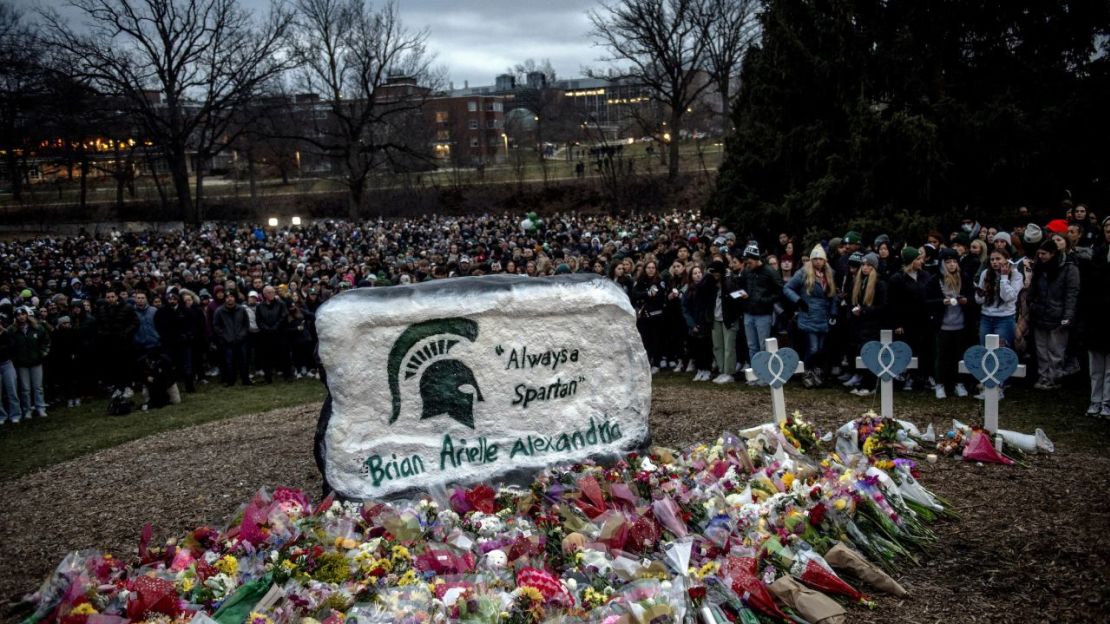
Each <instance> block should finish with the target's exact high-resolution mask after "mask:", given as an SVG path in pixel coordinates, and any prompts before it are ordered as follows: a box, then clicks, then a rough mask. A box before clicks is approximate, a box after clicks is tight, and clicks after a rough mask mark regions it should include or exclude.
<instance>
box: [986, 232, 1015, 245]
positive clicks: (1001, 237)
mask: <svg viewBox="0 0 1110 624" xmlns="http://www.w3.org/2000/svg"><path fill="white" fill-rule="evenodd" d="M1012 244H1013V239H1012V238H1011V237H1010V233H1009V232H999V233H998V234H995V235H994V238H992V239H991V245H992V246H993V247H994V248H995V249H998V248H999V247H1005V248H1006V249H1009V248H1010V245H1012Z"/></svg>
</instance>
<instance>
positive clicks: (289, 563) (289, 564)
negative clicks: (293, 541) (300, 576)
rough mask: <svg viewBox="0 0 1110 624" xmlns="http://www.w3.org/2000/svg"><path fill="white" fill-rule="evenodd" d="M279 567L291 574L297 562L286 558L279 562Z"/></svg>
mask: <svg viewBox="0 0 1110 624" xmlns="http://www.w3.org/2000/svg"><path fill="white" fill-rule="evenodd" d="M281 569H282V570H285V571H286V572H288V573H290V574H292V573H293V570H296V569H297V564H295V563H293V562H292V561H290V560H288V559H286V560H285V561H282V562H281Z"/></svg>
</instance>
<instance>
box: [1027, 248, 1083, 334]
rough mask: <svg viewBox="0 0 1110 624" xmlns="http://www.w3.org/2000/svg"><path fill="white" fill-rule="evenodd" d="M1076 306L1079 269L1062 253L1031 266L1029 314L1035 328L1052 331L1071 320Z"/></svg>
mask: <svg viewBox="0 0 1110 624" xmlns="http://www.w3.org/2000/svg"><path fill="white" fill-rule="evenodd" d="M1078 303H1079V267H1077V266H1076V265H1075V264H1074V263H1072V262H1070V261H1069V260H1068V259H1067V257H1066V256H1064V254H1061V253H1058V254H1056V257H1055V258H1053V259H1052V260H1049V261H1048V262H1047V263H1040V262H1038V263H1037V264H1036V266H1034V267H1033V284H1032V286H1030V287H1029V314H1030V317H1031V319H1032V321H1033V326H1034V327H1038V328H1040V329H1055V328H1057V327H1059V326H1060V323H1062V322H1063V321H1068V322H1069V323H1070V322H1072V321H1074V320H1075V315H1076V311H1077V309H1078Z"/></svg>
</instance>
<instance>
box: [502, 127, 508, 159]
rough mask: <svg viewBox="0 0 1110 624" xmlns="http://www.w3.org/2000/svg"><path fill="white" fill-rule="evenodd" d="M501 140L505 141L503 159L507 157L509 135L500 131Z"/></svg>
mask: <svg viewBox="0 0 1110 624" xmlns="http://www.w3.org/2000/svg"><path fill="white" fill-rule="evenodd" d="M501 140H502V141H504V142H505V160H508V159H509V135H507V134H505V133H504V132H502V133H501Z"/></svg>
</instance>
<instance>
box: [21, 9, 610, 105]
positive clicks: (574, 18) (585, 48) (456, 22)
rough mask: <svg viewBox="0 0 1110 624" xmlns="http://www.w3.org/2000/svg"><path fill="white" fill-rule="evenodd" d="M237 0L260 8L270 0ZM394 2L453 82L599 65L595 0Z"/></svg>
mask: <svg viewBox="0 0 1110 624" xmlns="http://www.w3.org/2000/svg"><path fill="white" fill-rule="evenodd" d="M240 1H242V2H243V3H244V4H245V5H246V6H248V7H251V8H253V9H255V10H262V11H264V10H265V9H266V7H267V6H268V4H269V0H240ZM40 3H41V4H40ZM17 4H20V5H22V6H23V7H24V9H25V10H27V11H28V12H30V10H31V9H32V7H36V6H41V5H46V6H53V7H57V8H59V9H63V7H64V6H65V5H66V1H65V0H17ZM378 5H379V2H374V6H378ZM398 7H399V8H400V14H401V20H402V21H403V22H404V23H405V25H406V26H408V27H409V28H411V29H413V30H419V29H421V28H427V29H428V31H429V34H428V44H429V47H430V48H431V49H432V51H434V52H435V53H436V64H437V65H443V66H445V67H446V68H447V74H448V79H449V80H450V81H452V82H453V83H454V84H455V87H456V88H461V87H462V86H463V81H469V82H470V85H471V86H478V85H486V84H493V79H494V77H495V76H496V75H497V74H500V73H502V72H504V71H505V69H506V68H508V67H510V66H512V65H515V64H517V63H520V62H523V61H524V60H525V59H528V58H532V59H535V60H536V61H537V62H539V61H541V60H542V59H545V58H546V59H551V64H552V66H554V67H555V73H556V75H557V76H558V77H559V78H574V77H577V76H580V75H581V73H582V71H581V70H582V68H583V67H585V66H600V65H601V64H600V63H599V62H598V61H597V59H598V57H600V56H602V54H601V50H600V49H599V48H596V47H594V46H593V43H592V41H591V40H590V38H589V35H588V33H589V30H590V23H589V19H588V18H587V16H586V11H587V10H589V9H595V8H599V7H600V4H599V3H598V0H398ZM64 12H65V13H66V14H67V15H72V13H71V11H64Z"/></svg>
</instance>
